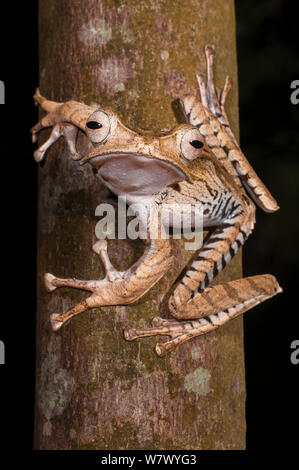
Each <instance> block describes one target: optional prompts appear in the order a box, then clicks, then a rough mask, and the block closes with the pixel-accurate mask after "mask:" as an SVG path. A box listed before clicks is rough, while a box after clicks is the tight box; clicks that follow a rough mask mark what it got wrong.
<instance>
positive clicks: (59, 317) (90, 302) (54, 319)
mask: <svg viewBox="0 0 299 470" xmlns="http://www.w3.org/2000/svg"><path fill="white" fill-rule="evenodd" d="M101 305H103V302H102V297H101V296H97V295H95V294H92V295H91V296H90V297H87V299H84V300H83V301H82V302H80V303H79V304H77V305H75V307H73V308H71V309H70V310H68V311H67V312H64V313H62V314H58V313H52V315H51V317H50V322H51V327H52V330H53V331H58V330H59V329H60V328H61V327H62V325H64V323H66V322H67V321H68V320H69V319H70V318H72V317H73V316H75V315H78V313H81V312H84V311H85V310H87V309H88V308H93V307H100V306H101Z"/></svg>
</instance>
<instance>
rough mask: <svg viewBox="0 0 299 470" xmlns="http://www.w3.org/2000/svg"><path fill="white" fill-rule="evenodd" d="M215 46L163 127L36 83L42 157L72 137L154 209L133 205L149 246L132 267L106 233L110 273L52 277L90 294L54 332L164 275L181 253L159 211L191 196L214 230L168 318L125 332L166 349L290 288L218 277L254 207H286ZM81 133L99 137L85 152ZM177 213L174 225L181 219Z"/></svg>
mask: <svg viewBox="0 0 299 470" xmlns="http://www.w3.org/2000/svg"><path fill="white" fill-rule="evenodd" d="M214 53H215V48H214V46H211V45H207V46H205V57H206V77H205V76H204V75H202V74H201V75H198V74H197V75H196V78H197V82H198V91H197V92H196V93H195V94H188V95H184V96H182V97H180V104H181V107H182V111H183V114H184V116H185V120H186V122H185V123H181V124H178V125H177V126H176V127H175V128H174V129H171V130H168V131H164V132H161V133H153V132H149V131H143V130H142V129H138V130H133V129H131V128H129V127H127V126H126V125H125V124H124V123H123V122H122V121H121V119H120V118H119V117H118V115H117V114H116V113H115V112H114V111H113V110H111V109H108V108H107V109H106V108H105V109H104V108H101V107H100V106H97V107H96V108H95V107H93V106H88V105H86V104H84V103H81V102H77V101H67V102H64V103H58V102H54V101H50V100H48V99H46V98H45V97H43V96H42V95H41V94H40V92H39V89H37V90H36V93H35V95H34V100H35V102H36V103H37V104H38V105H40V106H41V108H42V109H43V110H44V111H46V115H44V116H43V117H42V118H41V120H40V121H39V122H38V123H37V124H36V125H35V126H34V127H33V128H32V129H31V132H32V140H33V142H36V141H37V137H38V134H39V132H40V131H41V130H42V129H44V128H49V127H50V128H51V134H50V137H49V138H48V139H47V140H46V142H44V143H43V144H42V145H41V146H40V147H39V148H38V149H37V150H35V152H34V158H35V160H36V161H37V162H41V161H42V160H43V159H44V158H45V154H46V152H47V150H48V148H49V147H50V146H51V145H53V144H54V143H55V142H56V141H57V140H58V139H59V138H60V137H64V139H65V141H66V144H67V147H68V151H69V154H70V157H71V158H72V159H73V160H75V161H78V164H80V165H85V164H88V165H91V166H92V168H93V171H94V173H95V175H96V177H97V178H99V179H100V181H101V182H102V183H103V184H104V185H105V186H106V187H107V188H108V189H109V190H110V191H111V192H112V193H113V194H114V195H116V196H117V197H119V198H123V199H125V200H126V203H127V204H128V206H129V207H135V206H136V203H137V204H141V205H143V207H145V208H146V210H144V211H137V210H135V213H136V216H137V217H138V220H139V221H140V224H141V226H142V227H143V229H144V231H145V234H146V236H145V239H146V240H145V243H146V248H145V252H144V254H143V255H142V256H141V258H140V259H139V260H137V261H136V262H135V263H134V264H133V265H132V266H131V267H129V268H128V269H127V270H125V271H124V272H120V271H118V270H117V269H116V268H115V267H114V266H113V264H112V263H111V261H110V258H109V255H108V244H107V240H106V239H99V240H97V241H96V243H94V244H93V246H92V249H93V251H94V252H95V253H96V254H97V255H98V257H99V259H100V261H101V262H102V264H103V266H104V270H105V277H104V278H103V279H96V280H80V279H75V278H68V279H64V278H60V277H57V276H55V275H53V274H51V273H46V274H45V275H44V283H45V287H46V289H47V291H48V292H53V291H54V290H55V289H57V288H59V287H70V288H75V289H82V290H85V291H87V292H89V293H90V295H89V296H88V297H87V298H85V299H84V300H83V301H81V302H80V303H78V304H77V305H75V306H74V307H72V308H70V309H69V310H67V311H65V312H62V313H53V314H52V315H51V316H50V322H51V326H52V329H53V331H58V330H59V329H60V328H61V327H62V325H64V324H65V323H66V322H67V321H69V320H70V319H71V318H72V317H74V316H75V315H78V314H79V313H82V312H84V311H86V310H87V309H89V308H95V307H102V306H112V305H115V306H118V305H129V304H132V303H134V302H136V301H138V300H139V299H140V298H141V297H143V296H144V295H145V294H146V293H147V292H148V291H149V290H150V289H151V288H152V287H153V286H154V285H155V284H156V283H157V282H158V281H159V280H160V279H161V278H162V277H163V276H165V275H166V273H167V272H168V271H169V269H171V267H172V266H173V263H174V260H175V258H174V254H173V246H172V242H171V237H169V236H167V234H166V229H165V223H164V219H163V217H162V216H161V214H164V213H165V212H166V213H168V214H169V213H170V214H172V215H174V213H175V212H177V211H179V210H180V208H181V207H183V206H184V205H186V204H187V205H189V207H191V214H192V217H191V219H192V220H193V224H194V214H195V211H196V208H198V207H199V208H200V210H201V214H202V228H203V230H205V231H206V232H207V236H206V237H205V238H204V241H203V244H202V246H201V247H200V249H198V250H197V252H196V253H195V255H194V256H193V257H192V258H191V260H190V261H189V262H188V264H187V265H186V266H185V269H184V270H183V272H182V273H181V275H180V277H179V278H178V279H177V281H176V282H175V284H174V286H173V288H172V291H171V293H170V295H169V300H168V310H169V318H162V317H159V316H156V317H155V318H154V319H153V320H152V326H150V327H148V328H134V327H128V328H126V329H125V330H124V332H123V334H124V339H126V340H127V341H133V340H136V339H138V338H143V337H148V336H156V335H160V336H162V337H163V340H164V342H160V343H157V344H156V347H155V351H156V353H157V355H158V356H163V355H165V354H166V353H168V352H170V351H171V350H173V349H174V348H175V347H177V346H178V345H181V344H182V343H184V342H186V341H189V340H191V339H193V338H195V337H197V336H200V335H203V334H207V333H209V332H211V331H213V330H215V329H217V328H219V327H220V326H222V325H224V324H226V323H227V322H228V321H230V320H232V319H234V318H236V317H238V316H239V315H241V314H242V313H244V312H246V311H247V310H249V309H251V308H253V307H254V306H256V305H258V304H260V303H261V302H264V301H265V300H267V299H269V298H271V297H273V296H275V295H276V294H278V293H281V292H282V288H281V287H280V285H279V283H278V281H277V279H276V278H275V277H274V276H273V275H270V274H259V275H254V276H249V277H245V278H241V279H237V280H231V281H228V282H224V283H222V284H218V285H217V284H216V285H215V283H213V285H212V286H211V285H210V284H211V283H212V281H213V280H214V278H215V277H216V276H217V275H218V274H219V273H220V272H221V271H222V270H223V269H224V268H225V266H226V265H227V264H228V263H229V262H230V261H231V260H232V258H233V257H234V256H235V255H236V253H237V252H238V250H239V249H240V248H241V247H242V246H243V245H244V243H245V241H246V240H247V238H248V237H249V236H250V234H251V233H252V231H253V229H254V225H255V220H256V218H255V213H256V206H259V207H260V208H261V209H262V210H263V211H265V212H268V213H272V212H275V211H277V210H278V209H279V206H278V204H277V202H276V200H275V198H274V197H273V196H272V195H271V193H270V192H269V190H268V189H267V187H266V186H265V184H264V183H263V182H262V180H261V179H260V178H259V177H258V175H257V174H256V172H255V171H254V169H253V168H252V166H251V165H250V163H249V161H248V160H247V159H246V157H245V155H244V154H243V152H242V150H241V148H240V146H239V144H238V141H237V138H236V137H235V135H234V133H233V131H232V129H231V126H230V123H229V120H228V117H227V114H226V111H225V102H226V98H227V96H228V93H229V90H230V88H231V85H232V82H231V79H230V78H229V77H226V80H225V84H224V86H223V87H222V88H219V87H216V85H215V81H214ZM79 131H81V132H83V133H85V134H86V136H87V138H88V139H89V142H90V144H91V145H90V148H91V149H90V151H88V152H87V154H86V155H81V154H80V153H79V152H78V151H77V148H76V139H77V135H78V132H79ZM169 220H170V222H169V223H170V225H171V223H172V224H173V226H175V218H174V217H173V218H172V219H171V218H170V219H169ZM171 220H172V222H171ZM165 338H167V339H166V340H165Z"/></svg>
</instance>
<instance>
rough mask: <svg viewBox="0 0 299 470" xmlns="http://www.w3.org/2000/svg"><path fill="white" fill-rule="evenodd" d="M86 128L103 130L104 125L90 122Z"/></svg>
mask: <svg viewBox="0 0 299 470" xmlns="http://www.w3.org/2000/svg"><path fill="white" fill-rule="evenodd" d="M86 126H87V127H88V129H101V127H103V126H102V124H100V123H99V122H97V121H89V122H87V123H86Z"/></svg>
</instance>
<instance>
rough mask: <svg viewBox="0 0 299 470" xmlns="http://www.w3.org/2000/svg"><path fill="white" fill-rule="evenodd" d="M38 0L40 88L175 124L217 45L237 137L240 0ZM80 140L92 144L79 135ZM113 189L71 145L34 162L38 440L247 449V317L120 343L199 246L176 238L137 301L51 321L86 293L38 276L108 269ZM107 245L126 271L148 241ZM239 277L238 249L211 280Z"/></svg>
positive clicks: (125, 116) (141, 123) (133, 120)
mask: <svg viewBox="0 0 299 470" xmlns="http://www.w3.org/2000/svg"><path fill="white" fill-rule="evenodd" d="M39 6H40V13H39V15H40V88H41V93H42V94H43V95H45V96H47V97H48V98H49V99H53V100H55V101H66V100H68V99H75V100H79V101H83V102H85V103H86V104H92V103H99V104H101V105H102V106H109V107H111V108H112V109H113V110H114V111H116V112H117V113H118V114H119V115H120V117H121V119H122V120H123V121H124V123H125V124H126V125H129V126H131V127H133V128H134V127H137V126H138V127H142V128H153V129H165V128H171V127H172V126H174V125H175V124H177V121H182V115H181V114H180V113H179V110H178V108H177V106H176V101H175V100H176V99H177V98H178V97H179V96H182V95H183V94H184V93H188V92H192V93H194V92H195V90H196V88H197V85H196V78H195V73H196V72H204V71H205V58H204V45H205V44H214V45H215V47H216V58H215V67H216V72H215V74H216V82H217V84H218V86H222V85H223V83H224V79H225V75H226V74H229V75H230V76H231V77H232V79H233V89H232V92H231V95H230V97H229V99H228V109H227V111H228V115H229V118H230V120H231V123H232V127H233V129H234V131H235V133H236V134H237V135H238V129H237V127H238V117H237V67H236V46H235V15H234V2H233V1H232V0H227V1H225V2H222V1H215V0H200V1H199V0H181V1H180V2H173V1H172V0H151V1H148V2H138V1H133V0H121V1H117V0H89V1H86V0H76V1H73V0H63V1H58V0H40V2H39ZM45 134H46V133H45ZM45 137H46V136H45V135H42V139H44V138H45ZM79 145H80V146H81V151H83V150H84V149H85V150H86V138H85V136H84V135H83V134H82V135H80V137H79ZM109 197H110V198H111V196H110V195H109V191H108V190H107V189H105V188H104V187H103V186H101V184H100V182H98V181H97V180H96V179H95V177H94V175H93V173H92V171H91V168H90V167H88V166H87V165H86V166H83V167H80V166H79V165H78V163H77V162H74V161H72V160H71V159H70V157H69V155H68V151H67V149H66V145H65V142H63V141H62V140H61V141H60V142H59V143H56V144H55V145H54V146H53V147H52V148H51V149H50V150H49V152H48V155H47V161H46V163H45V165H44V166H43V167H42V168H40V170H39V214H38V218H39V219H38V220H39V224H38V227H39V228H38V230H39V233H38V273H39V276H38V313H37V375H36V377H37V382H36V391H37V393H36V415H35V421H36V423H35V448H37V449H243V448H244V443H245V417H244V415H245V384H244V357H243V328H242V319H241V318H240V319H236V320H233V321H232V322H230V323H228V324H227V325H225V326H224V327H222V328H221V329H219V330H218V331H216V332H213V333H211V334H209V335H207V336H202V337H199V338H195V339H193V340H191V341H189V342H187V343H185V344H183V345H182V346H180V347H179V348H177V349H176V350H175V351H174V352H171V353H170V354H169V355H166V356H165V357H163V358H159V357H158V356H157V355H156V354H155V352H154V345H155V344H156V342H157V340H158V338H145V339H143V340H138V341H136V342H132V343H129V342H126V341H125V340H124V339H123V335H122V331H123V329H124V328H125V327H128V326H135V327H141V326H151V320H152V318H153V317H154V316H155V315H157V314H158V312H159V304H160V302H161V300H162V298H163V296H164V294H165V293H166V292H167V291H168V290H169V288H170V287H171V285H172V283H173V281H174V279H175V278H176V276H177V275H178V273H179V272H180V270H181V269H182V268H183V265H184V264H185V263H186V261H187V259H188V258H189V257H190V256H191V252H190V251H188V252H186V251H185V252H184V250H183V248H182V247H183V244H182V243H180V241H176V243H175V244H174V250H175V253H176V259H177V261H176V265H175V266H174V268H173V270H172V271H171V272H169V273H168V274H167V276H165V277H164V278H163V279H162V280H161V282H159V283H158V285H157V286H156V287H154V288H153V289H151V291H150V292H149V293H148V294H146V295H145V296H144V297H143V298H142V299H141V300H139V301H138V302H137V303H136V304H134V305H131V306H128V307H116V308H114V307H105V308H97V309H94V310H89V311H87V312H85V313H82V314H80V315H78V316H77V317H76V318H74V319H72V320H71V321H70V322H69V323H68V324H67V325H65V326H64V327H62V329H61V330H60V331H59V332H57V333H54V332H52V331H51V329H50V323H49V316H50V314H51V313H53V312H61V311H65V310H67V309H68V308H69V307H70V306H73V305H74V304H75V303H77V302H79V301H80V300H82V298H84V297H85V296H86V293H84V292H81V291H78V290H75V289H69V288H60V289H57V290H56V291H55V292H53V293H51V294H49V293H47V292H46V291H45V288H44V285H43V274H44V273H45V272H52V273H54V274H55V275H58V276H60V277H77V278H80V279H97V278H99V277H102V276H103V269H102V266H101V265H100V263H99V259H98V257H97V255H95V254H93V252H92V250H91V246H92V243H93V242H94V241H95V235H94V229H95V225H96V222H97V221H98V220H99V219H98V218H97V217H95V208H96V206H97V205H98V204H99V203H100V202H103V201H104V200H107V198H109ZM108 245H109V254H110V257H111V260H112V262H113V263H114V265H115V266H116V267H118V268H119V269H121V270H124V269H125V268H127V267H128V266H130V265H131V264H132V263H133V262H134V261H135V260H136V259H137V258H138V257H139V256H140V255H141V253H142V251H143V249H144V246H143V245H142V243H139V242H136V241H130V240H109V241H108ZM239 277H241V258H240V255H239V256H237V257H236V259H234V260H233V262H232V263H230V265H229V266H228V267H227V268H226V269H225V271H224V272H223V273H222V274H221V275H219V276H218V278H217V280H216V283H219V282H220V281H223V280H230V279H237V278H239ZM163 313H164V312H162V314H163Z"/></svg>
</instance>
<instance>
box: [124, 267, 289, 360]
mask: <svg viewBox="0 0 299 470" xmlns="http://www.w3.org/2000/svg"><path fill="white" fill-rule="evenodd" d="M222 290H223V292H222V294H223V295H220V291H222ZM280 292H282V289H281V287H280V286H279V284H278V282H277V280H276V279H275V277H274V276H271V275H270V274H264V275H258V276H252V277H250V278H245V279H239V280H237V281H230V282H228V283H226V284H225V286H224V288H223V286H222V285H219V286H215V287H212V288H210V289H209V292H208V302H206V301H205V291H204V292H203V293H202V294H196V295H195V296H194V297H193V299H192V300H191V301H190V302H188V303H187V304H186V306H185V309H183V308H182V309H181V312H180V313H179V312H176V314H177V317H179V316H181V317H182V318H184V319H182V320H172V319H171V320H163V319H160V318H155V319H154V322H153V328H147V329H134V328H129V329H127V330H125V332H124V336H125V339H127V340H128V341H132V340H134V339H137V338H142V337H144V336H155V335H166V336H170V337H171V339H170V340H169V341H167V342H165V343H162V344H157V345H156V352H157V354H158V355H159V356H163V355H164V354H165V353H167V352H169V351H171V350H172V349H173V348H174V347H176V346H178V345H179V344H182V343H184V342H185V341H188V340H189V339H191V338H195V337H196V336H200V335H203V334H206V333H209V332H210V331H213V330H215V329H217V328H219V326H222V325H224V324H225V323H227V322H228V321H229V320H231V319H233V318H236V317H237V316H239V315H241V314H242V313H244V312H246V311H247V310H249V309H251V308H253V307H255V306H256V305H258V304H260V303H261V302H264V301H265V300H267V299H269V298H270V297H273V296H274V295H276V294H278V293H280ZM223 305H225V309H224V307H223ZM221 306H222V308H223V310H222V309H221ZM202 310H205V313H204V314H203V315H202V316H203V318H196V317H195V315H197V316H198V315H199V312H201V311H202ZM209 310H210V312H211V313H209ZM215 312H217V313H215ZM188 317H189V319H188ZM192 317H193V318H194V319H192Z"/></svg>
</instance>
